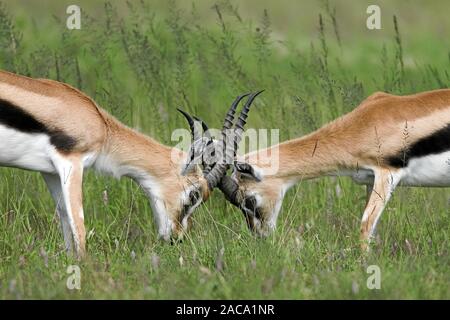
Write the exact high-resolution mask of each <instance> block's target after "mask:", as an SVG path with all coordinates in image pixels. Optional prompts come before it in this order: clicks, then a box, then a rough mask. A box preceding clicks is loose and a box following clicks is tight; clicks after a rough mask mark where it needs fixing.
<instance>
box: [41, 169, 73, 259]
mask: <svg viewBox="0 0 450 320" xmlns="http://www.w3.org/2000/svg"><path fill="white" fill-rule="evenodd" d="M42 177H43V178H44V180H45V183H46V184H47V187H48V190H49V191H50V193H51V195H52V198H53V200H54V201H55V205H56V211H57V212H58V215H59V219H60V221H61V228H62V232H63V236H64V243H65V245H66V250H67V252H69V253H71V254H72V253H73V245H74V244H73V237H72V230H71V228H70V223H69V217H68V214H67V210H66V206H65V203H64V199H63V195H62V189H61V181H60V179H59V176H58V175H56V174H50V173H42Z"/></svg>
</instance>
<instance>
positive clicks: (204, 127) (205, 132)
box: [193, 116, 211, 139]
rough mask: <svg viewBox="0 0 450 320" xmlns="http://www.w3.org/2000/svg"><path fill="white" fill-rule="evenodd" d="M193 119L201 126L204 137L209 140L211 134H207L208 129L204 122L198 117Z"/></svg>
mask: <svg viewBox="0 0 450 320" xmlns="http://www.w3.org/2000/svg"><path fill="white" fill-rule="evenodd" d="M193 118H194V119H195V120H196V121H199V122H200V123H201V124H202V128H203V133H204V134H205V136H206V137H207V138H209V139H211V134H210V133H209V128H208V125H207V124H206V122H205V121H203V120H202V119H200V118H199V117H196V116H193Z"/></svg>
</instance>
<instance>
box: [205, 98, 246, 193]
mask: <svg viewBox="0 0 450 320" xmlns="http://www.w3.org/2000/svg"><path fill="white" fill-rule="evenodd" d="M248 95H250V93H245V94H243V95H240V96H237V97H236V99H234V101H233V103H232V104H231V106H230V108H229V109H228V111H227V114H226V115H225V120H224V121H223V127H222V139H221V140H220V142H219V149H220V151H219V152H223V149H224V148H225V140H226V131H227V130H229V129H231V127H232V125H233V121H234V114H235V113H236V108H237V106H238V105H239V102H241V100H242V99H244V98H245V97H247V96H248ZM218 165H219V164H216V165H215V167H217V166H218ZM226 169H228V167H227V168H225V171H226ZM221 170H222V169H221ZM210 171H211V168H208V169H206V170H205V171H204V174H205V175H208V174H209V172H210ZM225 171H224V172H225ZM208 185H210V183H209V182H208ZM216 185H217V184H216ZM213 188H214V187H212V188H210V190H212V189H213Z"/></svg>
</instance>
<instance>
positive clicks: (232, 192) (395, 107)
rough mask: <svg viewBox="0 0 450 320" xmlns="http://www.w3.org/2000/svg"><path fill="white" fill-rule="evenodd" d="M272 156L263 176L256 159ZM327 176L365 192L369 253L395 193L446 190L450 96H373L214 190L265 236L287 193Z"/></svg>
mask: <svg viewBox="0 0 450 320" xmlns="http://www.w3.org/2000/svg"><path fill="white" fill-rule="evenodd" d="M275 151H276V152H275ZM275 153H276V154H277V155H278V156H279V159H278V160H279V169H278V170H277V172H276V173H267V172H268V170H267V167H266V166H265V164H263V163H261V162H260V161H259V159H260V157H259V155H260V154H264V156H267V155H269V156H270V155H271V154H275ZM326 175H345V176H350V177H352V178H353V179H354V180H355V181H356V182H357V183H360V184H366V185H367V203H366V207H365V210H364V213H363V217H362V222H361V240H362V247H363V249H368V248H369V246H368V243H369V240H370V239H371V236H372V235H373V233H374V231H375V227H376V225H377V222H378V220H379V218H380V215H381V213H382V212H383V209H384V207H385V205H386V203H387V202H388V200H389V198H390V196H391V194H392V192H393V191H394V189H395V188H396V186H398V185H404V186H423V187H445V186H450V90H448V89H444V90H436V91H429V92H423V93H418V94H414V95H408V96H396V95H391V94H387V93H382V92H378V93H375V94H373V95H371V96H370V97H368V98H367V99H366V100H364V101H363V102H362V103H361V104H360V105H359V106H358V107H357V108H356V109H354V110H353V111H352V112H350V113H348V114H346V115H344V116H342V117H340V118H338V119H337V120H335V121H333V122H331V123H329V124H327V125H325V126H323V127H322V128H320V129H318V130H317V131H315V132H313V133H311V134H308V135H306V136H304V137H301V138H298V139H294V140H290V141H287V142H284V143H281V144H279V145H276V146H273V147H271V148H268V149H266V150H259V151H256V152H252V153H249V154H247V155H245V156H243V157H242V158H240V159H238V161H237V162H236V163H235V165H234V173H233V175H232V176H231V177H230V176H225V177H224V178H223V180H222V181H221V183H220V185H219V186H220V188H221V190H222V191H223V192H224V194H225V196H226V198H227V199H228V200H229V201H230V202H232V203H233V204H234V205H236V206H237V207H239V208H240V209H241V210H242V211H243V213H244V214H245V216H246V219H247V222H248V225H249V227H250V228H251V229H252V230H253V231H255V232H256V233H257V234H259V235H267V234H268V233H269V232H270V231H272V230H273V229H274V228H275V226H276V221H277V216H278V214H279V211H280V207H281V203H282V200H283V197H284V195H285V193H286V191H287V190H288V189H289V188H290V187H291V186H293V185H294V184H296V183H298V182H299V181H301V180H303V179H311V178H315V177H318V176H326Z"/></svg>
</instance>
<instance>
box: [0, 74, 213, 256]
mask: <svg viewBox="0 0 450 320" xmlns="http://www.w3.org/2000/svg"><path fill="white" fill-rule="evenodd" d="M172 151H173V149H172V148H171V147H167V146H164V145H162V144H160V143H158V142H156V141H155V140H153V139H152V138H150V137H147V136H145V135H143V134H140V133H138V132H136V131H134V130H132V129H130V128H128V127H126V126H125V125H123V124H121V123H120V122H119V121H118V120H116V119H115V118H114V117H112V116H111V115H109V114H108V113H106V112H105V111H104V110H102V109H101V108H99V107H98V106H97V105H96V104H95V102H94V101H92V100H91V99H90V98H89V97H87V96H86V95H84V94H83V93H82V92H80V91H78V90H77V89H75V88H73V87H71V86H69V85H67V84H64V83H60V82H56V81H52V80H45V79H32V78H28V77H24V76H19V75H15V74H12V73H9V72H3V71H0V165H2V166H9V167H17V168H23V169H28V170H35V171H39V172H41V173H42V176H43V177H44V179H45V182H46V184H47V186H48V188H49V190H50V192H51V194H52V196H53V199H54V200H55V203H56V205H57V212H58V214H59V216H60V219H61V224H62V229H63V233H64V240H65V244H66V248H67V249H68V250H69V251H75V253H76V255H77V256H78V257H81V256H82V255H83V254H84V253H85V227H84V215H83V204H82V178H83V171H84V170H85V169H86V168H88V167H94V168H95V169H97V170H100V171H103V172H105V173H109V174H112V175H113V176H116V177H120V176H128V177H131V178H132V179H134V180H135V181H136V182H137V183H139V184H140V185H141V186H142V188H143V189H144V190H145V192H146V193H147V195H148V197H149V199H150V202H151V204H152V208H153V211H154V217H155V221H156V224H157V228H158V233H159V236H160V237H161V238H163V239H165V240H168V239H169V238H170V237H171V235H172V234H175V235H176V236H180V235H182V233H183V232H184V231H185V230H186V229H187V228H188V226H189V225H190V219H189V218H190V215H191V213H192V212H193V210H194V209H195V208H196V207H197V206H198V205H199V204H200V203H201V201H202V200H205V199H206V198H207V197H208V195H209V193H210V190H211V189H212V188H213V186H212V185H211V183H210V180H211V176H208V175H207V174H204V173H203V172H202V171H201V170H200V168H199V167H198V166H189V167H186V166H185V165H183V164H180V163H175V162H174V161H173V160H172V157H171V155H172ZM183 156H184V157H186V155H185V154H183ZM183 168H184V170H183V172H182V169H183ZM209 185H210V186H209Z"/></svg>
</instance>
